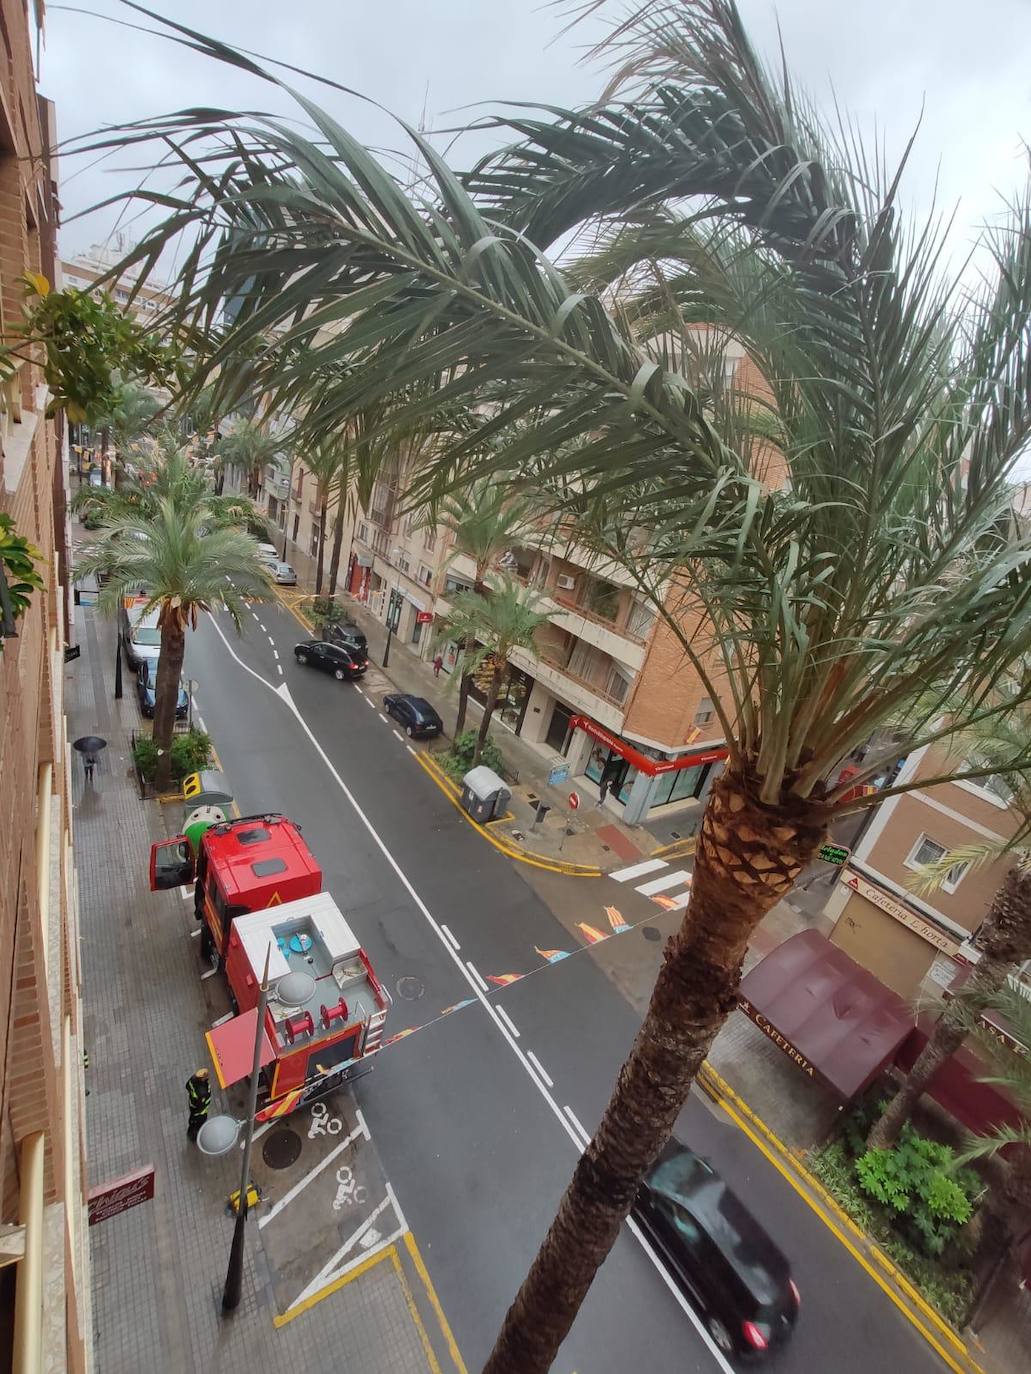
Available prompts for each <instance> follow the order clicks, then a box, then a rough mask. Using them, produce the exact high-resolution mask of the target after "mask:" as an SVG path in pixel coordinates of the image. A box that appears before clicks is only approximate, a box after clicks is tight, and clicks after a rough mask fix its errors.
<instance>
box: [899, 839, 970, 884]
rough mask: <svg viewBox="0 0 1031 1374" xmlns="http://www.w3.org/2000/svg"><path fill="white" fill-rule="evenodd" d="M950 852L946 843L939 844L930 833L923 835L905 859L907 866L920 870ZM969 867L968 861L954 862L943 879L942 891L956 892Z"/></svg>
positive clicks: (938, 860)
mask: <svg viewBox="0 0 1031 1374" xmlns="http://www.w3.org/2000/svg"><path fill="white" fill-rule="evenodd" d="M948 852H949V851H948V849H947V848H946V846H945V845H943V844H939V843H938V841H937V840H932V839H931V837H930V836H929V835H921V836H920V838H919V839H918V840H917V842H916V844H915V845H914V846H913V848H912V849H911V850H910V851H909V855H908V857H907V858H906V859H905V865H906V867H907V868H912V869H914V870H919V869H921V868H924V867H926V866H927V864H936V863H938V862H940V861H941V860H942V859H944V857H945V855H946V854H947V853H948ZM969 867H970V865H969V864H967V863H959V864H953V866H952V867H951V868H950V869H949V871H948V873H947V874H946V875H945V877H944V878H943V879H942V884H941V886H942V891H943V892H955V890H956V888H957V887H959V885H960V882H961V881H962V879H963V875H964V873H966V871H967V869H968V868H969Z"/></svg>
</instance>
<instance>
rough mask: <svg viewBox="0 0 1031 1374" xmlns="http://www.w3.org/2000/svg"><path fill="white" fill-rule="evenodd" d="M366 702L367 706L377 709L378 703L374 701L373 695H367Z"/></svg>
mask: <svg viewBox="0 0 1031 1374" xmlns="http://www.w3.org/2000/svg"><path fill="white" fill-rule="evenodd" d="M365 704H366V706H371V707H372V709H373V710H374V711H375V709H376V703H375V702H374V701H373V699H372V697H366V698H365Z"/></svg>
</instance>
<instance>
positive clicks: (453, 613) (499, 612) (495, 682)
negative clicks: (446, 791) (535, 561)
mask: <svg viewBox="0 0 1031 1374" xmlns="http://www.w3.org/2000/svg"><path fill="white" fill-rule="evenodd" d="M539 605H540V601H539V598H538V597H536V596H535V595H534V593H533V592H531V591H529V590H527V588H525V587H523V586H522V585H521V584H520V583H518V582H516V581H515V579H514V578H511V577H491V578H490V579H489V581H488V582H486V583H484V584H483V585H482V587H481V589H480V590H479V591H471V592H459V593H458V594H457V595H456V596H455V598H454V600H453V601H452V603H451V610H450V611H449V612H448V615H447V616H446V618H445V620H444V622H443V625H442V626H441V630H442V633H443V634H444V637H445V638H448V639H458V640H461V642H462V644H463V645H464V646H465V647H464V648H463V650H462V655H461V668H460V670H461V674H462V681H463V685H464V683H465V681H466V680H467V679H469V678H474V679H476V678H481V677H482V679H483V682H484V691H485V695H486V700H485V702H484V707H483V720H482V721H481V722H480V730H479V734H478V735H477V737H476V748H475V749H474V750H473V767H475V766H476V764H478V763H479V761H480V755H481V753H482V752H483V746H484V743H485V742H486V739H487V734H488V731H489V730H490V722H491V719H492V718H493V716H494V711H495V709H496V708H497V704H498V698H499V696H500V695H501V689H502V687H503V686H504V685H505V681H506V679H507V677H508V656H509V654H510V653H511V652H512V650H513V649H529V648H531V647H532V645H533V640H534V635H535V634H536V632H537V631H538V630H539V629H540V628H541V626H542V625H546V624H547V623H548V613H547V612H546V611H541V610H539V609H537V608H538V606H539ZM456 734H457V730H456Z"/></svg>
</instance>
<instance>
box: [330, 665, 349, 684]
mask: <svg viewBox="0 0 1031 1374" xmlns="http://www.w3.org/2000/svg"><path fill="white" fill-rule="evenodd" d="M333 676H334V677H335V678H336V680H337V682H343V680H344V678H345V677H346V676H347V674H346V673H345V672H344V670H343V668H334V670H333Z"/></svg>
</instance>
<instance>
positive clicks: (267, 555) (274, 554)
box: [258, 544, 282, 568]
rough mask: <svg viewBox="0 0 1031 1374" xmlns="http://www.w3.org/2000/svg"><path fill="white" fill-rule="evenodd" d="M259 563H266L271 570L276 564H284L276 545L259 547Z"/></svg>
mask: <svg viewBox="0 0 1031 1374" xmlns="http://www.w3.org/2000/svg"><path fill="white" fill-rule="evenodd" d="M258 562H259V563H264V564H266V566H268V567H270V568H271V567H272V566H273V565H274V564H277V563H280V562H282V560H281V559H280V557H279V550H278V549H277V548H276V546H275V544H259V545H258Z"/></svg>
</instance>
